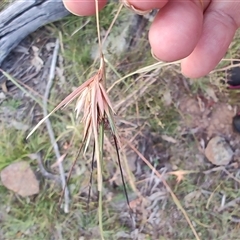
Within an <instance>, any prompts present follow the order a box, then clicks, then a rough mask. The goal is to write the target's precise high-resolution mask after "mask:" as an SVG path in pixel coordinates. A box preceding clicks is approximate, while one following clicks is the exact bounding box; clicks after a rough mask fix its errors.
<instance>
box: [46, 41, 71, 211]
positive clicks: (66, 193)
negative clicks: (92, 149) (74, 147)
mask: <svg viewBox="0 0 240 240" xmlns="http://www.w3.org/2000/svg"><path fill="white" fill-rule="evenodd" d="M59 45H60V44H59V40H58V39H57V40H56V43H55V48H54V52H53V57H52V63H51V68H50V72H49V78H48V83H47V86H46V90H45V94H44V98H43V115H44V117H46V116H47V115H48V111H47V102H48V97H49V93H50V89H51V87H52V82H53V79H54V77H55V68H56V62H57V56H58V50H59ZM46 126H47V130H48V134H49V137H50V140H51V144H52V146H53V149H54V152H55V155H56V157H57V159H59V158H60V157H61V155H60V152H59V147H58V144H57V142H56V140H55V136H54V133H53V129H52V126H51V122H50V120H49V119H48V118H47V119H46ZM58 167H59V173H60V178H61V185H62V189H63V191H64V200H65V201H64V212H65V213H68V212H69V201H70V200H69V191H68V188H67V186H66V179H65V174H64V169H63V165H62V163H61V162H59V164H58Z"/></svg>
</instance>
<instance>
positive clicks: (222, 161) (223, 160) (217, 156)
mask: <svg viewBox="0 0 240 240" xmlns="http://www.w3.org/2000/svg"><path fill="white" fill-rule="evenodd" d="M205 155H206V157H207V159H208V160H209V161H210V162H211V163H212V164H214V165H217V166H221V165H227V164H229V162H230V161H231V160H232V157H233V150H232V149H231V148H230V146H229V144H228V143H227V142H226V141H225V139H224V138H222V137H218V136H217V137H214V138H212V139H211V140H210V141H209V143H208V145H207V147H206V149H205Z"/></svg>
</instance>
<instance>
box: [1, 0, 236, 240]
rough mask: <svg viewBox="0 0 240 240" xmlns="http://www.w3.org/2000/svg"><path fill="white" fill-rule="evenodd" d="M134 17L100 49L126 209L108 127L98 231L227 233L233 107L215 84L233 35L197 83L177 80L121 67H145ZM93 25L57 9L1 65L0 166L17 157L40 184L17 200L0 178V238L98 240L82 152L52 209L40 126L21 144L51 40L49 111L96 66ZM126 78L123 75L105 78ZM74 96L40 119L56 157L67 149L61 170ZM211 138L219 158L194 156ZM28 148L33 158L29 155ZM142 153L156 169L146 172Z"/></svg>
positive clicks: (122, 21) (156, 235)
mask: <svg viewBox="0 0 240 240" xmlns="http://www.w3.org/2000/svg"><path fill="white" fill-rule="evenodd" d="M115 13H116V6H115V4H109V6H108V7H107V8H106V9H105V10H104V11H103V12H102V13H101V16H100V19H101V21H100V24H101V31H102V34H103V36H104V34H105V33H106V30H107V28H108V27H109V25H110V22H111V20H112V19H113V17H114V14H115ZM129 19H131V21H129ZM133 19H134V20H135V24H136V25H137V26H140V27H139V28H140V29H141V31H138V32H137V33H136V35H134V36H135V37H132V36H128V34H129V32H128V31H132V30H131V27H134V28H135V29H136V26H135V25H134V24H133V25H131V27H129V28H127V27H126V26H127V25H126V24H127V23H128V24H129V22H130V23H133ZM146 22H147V21H146V20H145V19H142V18H139V17H138V18H134V17H133V16H132V15H129V12H128V11H127V10H123V12H122V13H121V14H120V16H119V20H118V22H117V24H116V27H114V28H113V30H112V32H111V35H110V37H109V38H108V44H107V47H106V50H105V54H106V59H107V85H108V88H111V86H113V84H115V85H114V87H113V88H112V89H111V91H110V92H109V95H110V98H111V100H112V103H113V106H114V110H115V111H116V116H115V120H116V125H117V128H118V131H119V135H120V138H121V142H122V146H121V151H120V152H121V161H122V166H123V172H124V179H125V181H126V185H127V192H128V196H129V200H130V207H131V211H130V210H129V206H128V205H127V201H126V198H125V194H124V188H123V184H122V180H121V175H120V170H119V167H118V164H117V158H116V152H115V149H114V146H113V141H112V139H111V134H106V139H105V145H104V150H105V151H104V158H105V162H104V173H103V176H104V189H103V194H104V198H103V203H102V204H103V214H102V215H103V229H104V238H105V239H194V238H196V239H197V237H198V239H219V240H220V239H238V238H239V231H240V229H239V228H240V225H239V223H240V212H239V201H240V200H239V197H240V196H239V194H240V193H239V182H240V178H239V173H240V172H239V156H240V151H239V149H238V146H239V143H240V142H239V141H240V135H239V133H237V132H235V131H233V128H232V118H233V116H235V115H236V113H237V112H238V111H239V103H238V96H239V94H240V93H239V92H238V90H228V89H227V85H226V81H227V80H228V79H229V78H230V75H231V69H232V68H233V64H234V63H235V62H234V63H233V61H231V59H235V60H236V59H238V58H239V42H240V38H239V34H236V37H235V39H234V41H233V43H232V45H231V47H230V49H229V51H228V53H227V55H226V58H227V59H228V60H227V61H222V62H221V63H220V64H219V66H218V68H217V69H216V70H215V71H214V72H212V73H210V74H209V75H208V76H206V77H204V78H202V79H197V80H191V79H186V78H185V77H184V76H182V75H181V74H180V70H179V65H178V64H167V65H165V66H164V67H159V66H158V68H154V69H152V70H149V71H147V72H146V71H145V72H141V73H138V74H136V73H135V74H132V75H131V74H130V73H132V72H134V71H136V70H137V69H141V68H143V67H146V66H148V65H150V64H153V63H155V60H154V59H153V58H152V57H151V54H150V48H149V45H148V41H147V34H146V33H147V28H148V26H147V25H146ZM123 26H124V28H123V29H124V30H123V29H122V28H121V27H123ZM95 28H96V22H95V19H94V18H93V17H88V18H87V17H86V18H78V17H74V16H70V17H67V18H66V19H64V20H62V21H60V22H58V23H56V24H54V25H53V24H51V25H48V26H45V27H43V28H42V29H39V30H38V31H37V32H35V33H33V34H31V35H30V36H29V37H28V38H27V39H25V40H24V41H23V42H22V43H21V44H20V46H19V47H18V48H17V49H16V50H14V52H13V53H12V54H11V55H10V56H9V57H8V59H6V61H5V63H4V65H3V66H2V68H3V70H4V71H6V72H7V73H8V74H9V75H10V77H8V78H9V79H10V80H8V81H6V80H7V77H6V76H4V75H1V76H0V81H1V84H2V85H1V86H2V90H1V93H0V98H1V105H0V119H1V126H0V127H1V139H0V170H3V169H4V168H5V167H7V166H9V165H11V164H12V163H13V162H18V161H22V160H25V161H27V162H29V163H30V166H31V168H32V169H33V170H34V172H35V174H36V176H37V179H38V181H39V182H40V192H39V193H38V194H35V195H34V196H31V197H25V198H24V197H21V196H19V195H18V194H16V193H14V192H12V191H10V190H8V189H6V188H5V187H4V186H3V184H2V183H1V182H0V199H1V200H0V202H1V204H0V226H1V227H0V238H1V239H6V240H8V239H100V235H99V230H98V218H97V214H98V195H97V188H96V187H97V176H96V169H95V167H94V171H93V184H92V193H91V199H90V203H89V204H88V187H89V179H90V174H91V155H92V154H91V150H92V148H90V149H89V151H88V152H87V153H86V154H85V155H80V157H79V159H78V161H77V164H76V165H75V166H74V168H73V172H72V176H71V179H70V181H69V184H68V188H69V191H70V195H71V202H70V210H69V213H64V210H63V209H62V208H61V207H60V206H59V199H60V195H61V186H60V185H59V182H58V181H56V178H51V177H50V178H48V177H46V172H47V173H51V174H52V175H51V176H58V174H59V173H58V169H57V168H56V167H55V168H52V167H51V166H52V165H53V164H54V163H56V161H57V159H56V156H55V154H54V151H53V147H52V144H51V142H50V139H49V136H48V131H47V129H46V127H45V125H42V126H41V127H40V128H39V129H38V130H37V131H36V132H35V133H34V134H33V135H32V136H31V137H30V138H29V139H28V140H26V135H27V134H28V133H29V131H30V130H31V129H32V127H33V126H34V125H36V123H37V122H38V121H39V120H40V119H41V118H42V117H43V113H42V112H43V110H42V98H43V96H44V93H45V89H46V84H47V81H48V78H49V71H50V63H51V59H52V56H53V49H54V47H55V41H56V38H59V39H60V50H59V53H58V61H57V66H56V69H55V73H56V74H55V79H54V83H53V86H52V89H51V95H50V99H49V104H48V110H49V111H50V110H51V109H53V107H54V106H56V105H57V104H58V103H59V102H60V101H61V100H62V99H63V98H64V97H65V96H66V95H68V94H69V93H70V92H71V91H73V89H74V88H75V87H77V86H79V85H80V84H81V83H82V82H84V81H85V80H87V79H88V78H89V77H90V76H92V74H93V73H94V72H95V71H96V69H97V68H98V63H96V64H93V57H94V56H96V49H97V47H96V46H97V45H96V29H95ZM127 36H128V37H127ZM83 43H84V44H83ZM129 43H131V44H129ZM136 46H137V47H136ZM128 74H130V75H129V77H127V78H125V80H122V81H119V82H117V81H118V79H120V78H121V77H123V76H127V75H128ZM116 82H117V84H116ZM19 84H20V85H19ZM19 86H20V87H19ZM74 104H75V103H73V104H71V105H70V106H68V107H67V108H65V109H64V110H59V111H58V112H57V113H56V114H54V115H53V116H52V117H50V122H51V125H52V128H53V130H54V134H55V136H56V139H57V140H58V144H59V148H60V153H61V154H65V153H66V152H68V155H67V157H66V158H65V159H64V161H63V166H64V169H65V172H66V173H68V172H69V170H70V168H71V166H72V162H73V160H74V157H75V155H76V152H77V151H78V148H79V145H80V143H81V137H82V130H83V128H82V125H81V123H79V122H78V121H76V120H75V116H74V115H75V114H74ZM215 136H221V137H223V138H224V139H225V140H226V141H227V143H228V144H229V145H230V147H231V148H232V150H233V151H234V156H233V158H232V160H231V162H230V163H229V164H228V165H226V166H220V167H219V166H215V165H213V164H212V163H211V162H209V161H208V159H207V158H206V157H205V154H204V148H205V147H206V145H207V143H208V142H209V140H210V139H211V138H213V137H215ZM30 154H37V156H40V158H41V159H40V163H39V161H36V159H34V158H31V156H33V155H30ZM146 160H147V161H148V162H149V163H151V165H152V166H153V167H154V168H155V169H156V170H157V172H158V173H160V174H162V175H161V176H162V177H160V178H159V176H157V175H156V174H154V170H153V169H151V168H149V166H147V165H146ZM41 164H43V165H44V168H45V169H42V168H41ZM44 171H45V172H44ZM166 183H167V184H168V186H166ZM130 212H131V215H130ZM184 214H185V215H184ZM186 215H187V216H188V218H189V219H190V224H189V223H188V222H187V220H186ZM191 227H192V228H194V229H195V231H196V234H195V235H194V234H193V229H192V228H191ZM196 235H197V236H196Z"/></svg>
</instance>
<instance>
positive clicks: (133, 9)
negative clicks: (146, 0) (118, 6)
mask: <svg viewBox="0 0 240 240" xmlns="http://www.w3.org/2000/svg"><path fill="white" fill-rule="evenodd" d="M122 4H123V5H124V6H125V7H126V8H128V9H130V10H132V11H133V12H135V13H136V14H138V15H146V14H148V13H150V12H152V9H151V10H145V11H144V10H140V9H137V8H135V7H134V6H133V5H131V4H130V3H129V2H128V0H122Z"/></svg>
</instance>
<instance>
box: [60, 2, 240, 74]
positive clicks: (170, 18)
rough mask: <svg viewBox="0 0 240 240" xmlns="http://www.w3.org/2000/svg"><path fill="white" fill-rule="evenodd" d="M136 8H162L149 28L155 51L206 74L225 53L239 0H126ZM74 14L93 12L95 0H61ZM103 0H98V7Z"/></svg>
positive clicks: (239, 18)
mask: <svg viewBox="0 0 240 240" xmlns="http://www.w3.org/2000/svg"><path fill="white" fill-rule="evenodd" d="M128 2H129V3H130V4H131V5H132V6H134V7H135V8H137V9H139V10H150V9H161V10H160V11H159V12H158V14H157V16H156V17H155V19H154V21H153V23H152V26H151V28H150V31H149V42H150V45H151V48H152V51H153V53H154V55H155V56H156V57H157V58H158V59H160V60H163V61H176V60H180V59H182V63H181V68H182V73H183V74H184V75H185V76H187V77H190V78H199V77H203V76H204V75H206V74H208V73H209V72H210V71H211V70H213V69H214V68H215V67H216V65H217V64H218V63H219V62H220V61H221V59H222V58H223V57H224V55H225V53H226V51H227V49H228V47H229V45H230V43H231V41H232V39H233V37H234V34H235V32H236V30H237V29H238V28H239V27H240V1H238V0H225V1H224V0H212V1H211V0H202V1H201V0H144V1H143V0H128ZM63 3H64V5H65V7H66V8H67V9H68V10H69V11H70V12H72V13H73V14H76V15H79V16H87V15H92V14H94V13H95V0H63ZM105 4H106V0H99V9H102V8H103V7H104V6H105Z"/></svg>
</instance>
